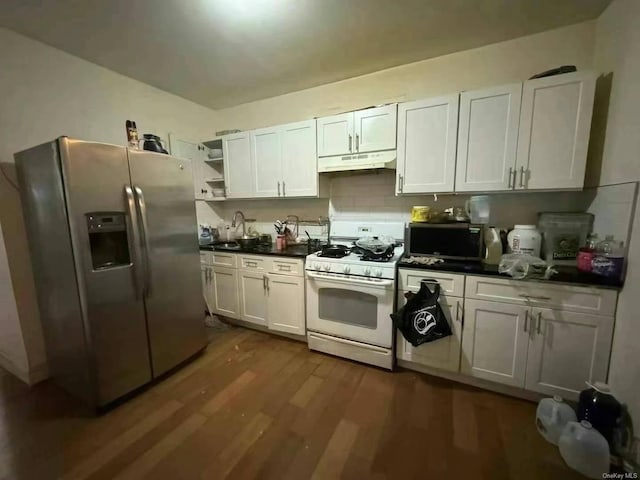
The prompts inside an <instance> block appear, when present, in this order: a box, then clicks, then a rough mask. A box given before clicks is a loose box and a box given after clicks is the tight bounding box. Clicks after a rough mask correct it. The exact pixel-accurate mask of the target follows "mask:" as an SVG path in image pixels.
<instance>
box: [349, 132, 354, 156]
mask: <svg viewBox="0 0 640 480" xmlns="http://www.w3.org/2000/svg"><path fill="white" fill-rule="evenodd" d="M352 140H353V138H352V137H351V134H349V151H350V152H351V151H352V150H351V143H352Z"/></svg>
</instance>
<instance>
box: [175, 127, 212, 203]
mask: <svg viewBox="0 0 640 480" xmlns="http://www.w3.org/2000/svg"><path fill="white" fill-rule="evenodd" d="M169 149H170V151H171V155H173V156H174V157H178V158H184V159H187V160H190V161H191V170H192V174H193V190H194V196H195V199H196V200H206V199H208V198H209V197H210V186H209V185H208V184H207V183H206V182H205V181H204V180H205V178H204V172H203V167H204V160H205V159H206V158H207V153H206V148H205V147H204V145H202V144H201V143H199V142H196V141H194V140H186V139H184V138H179V137H177V136H176V135H174V134H172V133H170V134H169Z"/></svg>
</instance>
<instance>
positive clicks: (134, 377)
mask: <svg viewBox="0 0 640 480" xmlns="http://www.w3.org/2000/svg"><path fill="white" fill-rule="evenodd" d="M59 142H60V154H61V160H62V161H61V163H62V173H63V178H64V189H65V196H66V198H67V210H68V215H69V226H70V231H71V243H72V246H73V251H74V254H73V255H74V263H75V268H76V275H77V278H78V289H79V291H80V304H81V309H82V312H83V321H84V327H85V329H86V338H87V343H88V350H89V353H90V355H91V356H92V357H93V360H94V369H95V371H94V375H95V380H96V382H95V383H96V387H95V389H96V392H95V398H96V404H97V405H104V404H106V403H108V402H110V401H111V400H114V399H116V398H118V397H120V396H122V395H124V394H125V393H127V392H130V391H131V390H133V389H135V388H136V387H139V386H141V385H143V384H145V383H147V382H148V381H150V380H151V365H150V359H149V346H148V337H147V328H146V321H145V315H144V303H143V298H142V283H141V280H142V275H141V273H142V270H141V258H142V257H141V252H140V251H139V248H138V243H139V241H136V233H137V232H136V227H137V223H136V222H132V221H131V220H132V215H131V213H132V212H135V210H132V209H133V208H135V205H134V201H133V200H134V198H133V195H132V191H131V183H130V177H129V164H128V162H127V151H126V149H125V148H123V147H118V146H115V145H106V144H101V143H91V142H83V141H79V140H72V139H68V138H62V139H60V141H59ZM133 217H135V214H134V215H133Z"/></svg>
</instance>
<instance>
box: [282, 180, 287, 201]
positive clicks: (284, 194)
mask: <svg viewBox="0 0 640 480" xmlns="http://www.w3.org/2000/svg"><path fill="white" fill-rule="evenodd" d="M284 187H285V186H284V180H283V181H282V196H283V197H286V196H287V193H286V190H285V189H284Z"/></svg>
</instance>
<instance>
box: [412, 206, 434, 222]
mask: <svg viewBox="0 0 640 480" xmlns="http://www.w3.org/2000/svg"><path fill="white" fill-rule="evenodd" d="M429 220H431V208H430V207H427V206H420V205H417V206H414V207H412V208H411V221H412V222H428V221H429Z"/></svg>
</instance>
